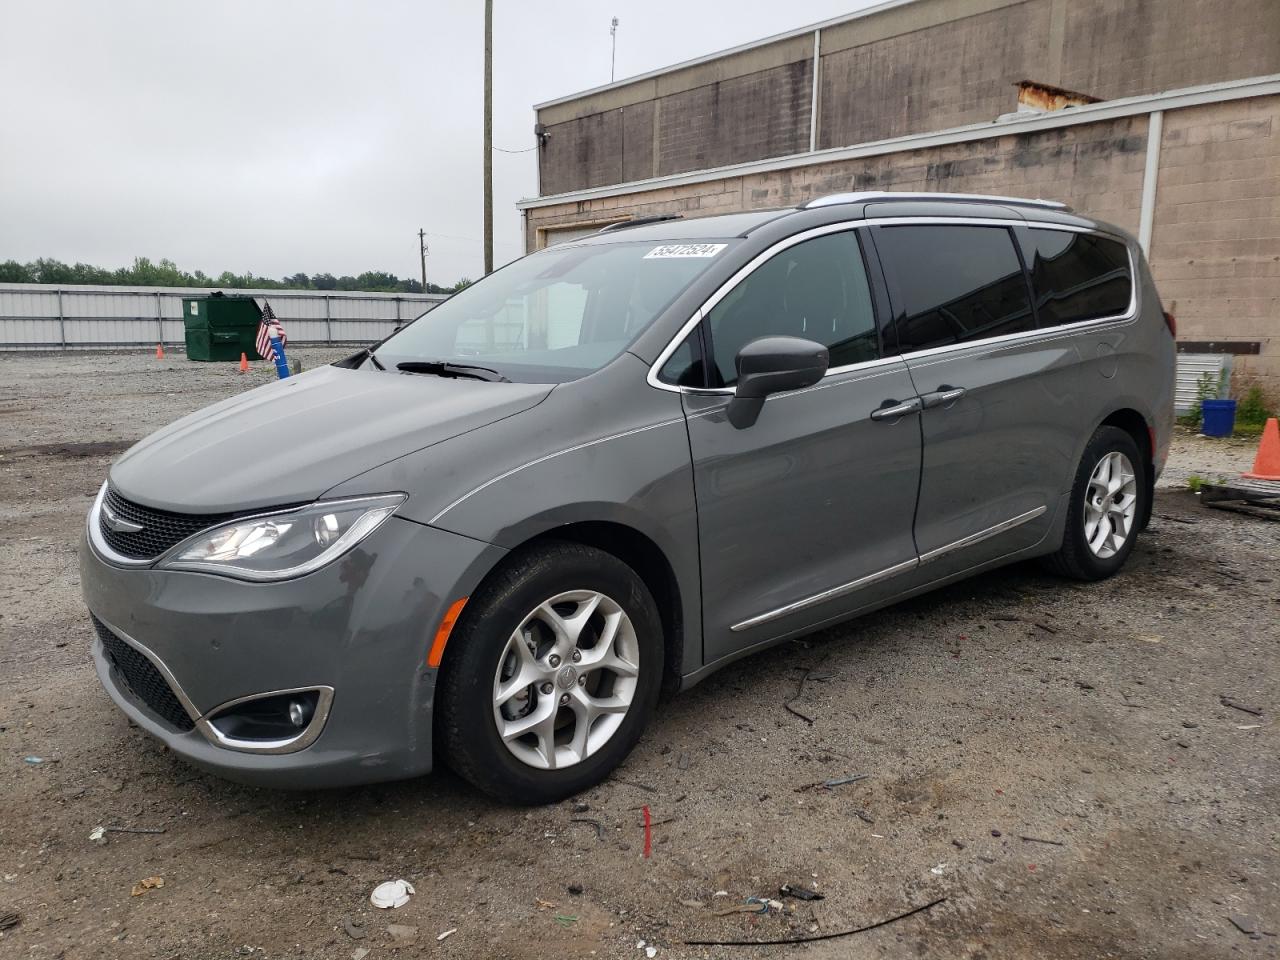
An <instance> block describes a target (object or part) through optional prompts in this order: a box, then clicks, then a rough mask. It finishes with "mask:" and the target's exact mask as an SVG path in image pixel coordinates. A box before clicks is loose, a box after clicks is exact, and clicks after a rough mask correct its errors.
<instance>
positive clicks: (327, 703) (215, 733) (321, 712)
mask: <svg viewBox="0 0 1280 960" xmlns="http://www.w3.org/2000/svg"><path fill="white" fill-rule="evenodd" d="M291 693H315V694H317V697H316V712H315V713H314V714H312V715H311V722H310V723H308V724H307V725H306V726H305V727H304V728H303V729H302V732H301V733H299V734H297V735H296V736H293V737H285V738H283V739H280V740H242V739H239V738H237V737H228V736H227V735H226V734H224V733H223V732H222V731H221V730H219V729H218V728H217V727H215V726H214V725H213V720H212V717H213V716H214V715H215V714H218V713H222V712H223V711H224V710H230V709H231V708H232V707H236V706H239V705H240V704H242V703H249V702H251V701H253V700H263V699H265V698H267V697H287V696H288V695H289V694H291ZM332 707H333V687H330V686H327V685H325V684H316V685H315V686H311V687H290V688H289V689H287V690H269V691H267V692H266V693H254V694H250V695H249V696H247V697H236V698H235V699H234V700H228V701H227V702H226V703H220V704H218V706H216V707H214V708H213V709H212V710H210V711H209V712H208V713H206V714H205V715H204V716H202V717H200V718H199V719H198V720H196V729H197V730H199V731H200V732H201V733H202V734H204V737H205V739H207V740H208V741H209V742H210V743H212V744H213V745H214V746H217V747H224V748H225V749H227V750H236V751H239V752H240V753H268V754H281V753H297V752H298V751H299V750H305V749H306V748H307V747H309V746H311V744H313V743H315V742H316V740H317V739H318V738H319V737H320V734H321V733H323V732H324V726H325V724H326V723H327V722H328V720H329V711H330V710H331V709H332Z"/></svg>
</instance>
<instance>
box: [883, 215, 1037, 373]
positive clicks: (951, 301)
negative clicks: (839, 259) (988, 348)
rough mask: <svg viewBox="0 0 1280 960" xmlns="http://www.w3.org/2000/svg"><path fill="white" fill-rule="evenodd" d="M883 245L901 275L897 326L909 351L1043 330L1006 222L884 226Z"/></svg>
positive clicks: (887, 262) (890, 265) (901, 342)
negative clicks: (1037, 322) (998, 224)
mask: <svg viewBox="0 0 1280 960" xmlns="http://www.w3.org/2000/svg"><path fill="white" fill-rule="evenodd" d="M876 247H877V249H878V250H879V251H880V256H881V258H882V259H883V260H884V262H885V266H886V268H887V269H889V270H890V272H891V273H892V274H893V276H894V278H895V280H896V283H895V289H896V294H895V300H896V302H895V303H894V311H895V313H896V314H897V315H898V316H897V317H896V319H895V321H894V329H895V331H896V333H897V336H898V348H899V349H900V350H901V351H902V352H903V353H906V352H907V351H910V350H923V349H925V348H927V347H940V346H945V345H946V344H949V343H960V342H963V341H966V340H979V339H982V338H984V337H998V336H1002V335H1004V334H1008V333H1020V332H1022V331H1024V330H1032V329H1034V328H1035V320H1034V317H1033V315H1032V313H1031V300H1030V296H1029V295H1028V293H1027V282H1026V278H1025V277H1024V276H1023V273H1022V264H1021V262H1020V261H1019V260H1018V253H1017V251H1016V250H1015V249H1014V246H1013V238H1012V236H1011V235H1010V233H1009V231H1008V230H1006V229H1005V228H1004V227H963V226H954V227H953V226H947V225H940V226H933V225H921V226H918V227H913V226H907V227H882V228H881V229H880V230H879V232H878V233H877V234H876Z"/></svg>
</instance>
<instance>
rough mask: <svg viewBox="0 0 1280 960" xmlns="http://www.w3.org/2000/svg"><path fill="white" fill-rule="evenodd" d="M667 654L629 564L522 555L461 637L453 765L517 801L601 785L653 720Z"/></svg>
mask: <svg viewBox="0 0 1280 960" xmlns="http://www.w3.org/2000/svg"><path fill="white" fill-rule="evenodd" d="M593 596H598V597H599V598H600V599H598V600H595V601H593V600H592V597H593ZM549 601H554V603H552V604H551V605H550V606H549V605H548V602H549ZM593 603H594V605H593ZM553 614H554V616H553ZM618 614H621V616H618ZM610 624H613V625H614V626H613V629H612V631H610V628H609V625H610ZM575 628H578V629H580V632H579V633H577V634H574V629H575ZM517 631H519V636H518V637H517ZM574 636H576V638H577V643H576V645H575V644H574V643H573V640H572V638H573V637H574ZM605 637H611V638H612V640H611V642H608V643H606V642H605ZM664 646H665V645H664V643H663V634H662V622H661V619H660V618H659V616H658V610H657V607H656V605H655V604H654V602H653V597H652V596H651V595H650V593H649V590H648V588H647V587H646V586H645V584H644V581H642V580H641V579H640V577H639V576H637V575H636V573H635V571H634V570H632V569H631V568H630V567H629V566H627V565H626V564H625V563H623V562H622V561H621V560H619V559H618V558H617V557H615V556H613V555H612V554H609V553H605V552H604V551H602V550H597V549H595V548H594V547H588V546H584V545H582V544H576V543H558V542H552V543H545V544H542V545H539V546H537V547H535V548H533V549H530V550H528V551H524V552H520V553H517V554H515V555H513V556H512V557H511V558H509V560H508V561H507V562H506V563H505V564H504V566H503V567H502V568H501V569H500V570H498V571H496V572H495V573H494V574H493V575H492V576H490V578H489V579H488V580H486V581H485V582H484V584H482V585H481V587H480V589H479V590H477V591H476V593H475V594H474V595H473V596H472V597H471V599H470V600H469V601H468V602H467V605H466V607H464V608H463V613H462V617H461V618H460V620H459V622H458V625H457V627H456V628H455V629H454V631H453V634H452V635H451V636H450V638H449V645H448V647H447V650H446V653H445V658H444V662H443V663H442V664H441V672H440V677H439V680H438V682H437V687H436V689H437V697H436V714H435V716H436V729H437V731H438V732H437V738H438V740H439V741H440V745H441V747H442V752H443V755H444V759H445V761H446V762H447V763H448V765H449V766H450V767H451V768H452V769H453V770H454V771H455V772H456V773H457V774H458V775H459V776H461V777H462V778H463V779H465V780H467V781H469V782H470V783H472V784H473V785H475V786H476V787H478V788H479V789H480V790H482V791H484V792H485V793H488V794H490V795H491V796H493V797H496V798H497V799H499V800H502V801H504V802H507V803H515V804H530V805H532V804H542V803H552V802H554V801H557V800H562V799H564V798H565V797H568V796H572V795H573V794H575V793H578V792H579V791H581V790H584V789H586V788H587V787H590V786H593V785H595V784H597V783H599V782H600V781H601V780H603V779H604V778H605V777H606V776H608V774H609V772H610V771H612V770H613V769H614V768H615V767H616V766H617V765H618V764H619V763H621V762H622V760H623V759H624V758H625V757H626V756H627V754H628V753H630V752H631V748H632V747H634V746H635V744H636V742H637V741H638V740H639V739H640V735H641V733H642V732H643V730H644V728H645V726H646V725H647V724H648V722H649V719H650V717H651V716H652V715H653V712H654V708H655V706H656V704H657V701H658V692H659V688H660V686H661V680H662V668H663V654H664ZM606 648H607V649H606ZM575 658H578V659H575ZM636 658H638V662H637V659H636ZM553 663H554V664H555V665H554V666H552V664H553ZM631 671H634V675H629V674H630V673H631ZM528 678H532V679H533V682H531V683H528V684H524V683H523V681H524V680H525V679H528ZM546 689H549V690H550V693H549V694H548V693H546V692H544V691H545V690H546ZM499 700H501V701H502V703H501V705H499ZM624 703H625V704H626V706H625V710H623V709H622V705H623V704H624ZM597 707H600V708H601V712H600V713H598V714H596V712H595V711H596V709H597ZM548 716H549V717H550V719H546V717H548ZM584 717H585V718H588V719H587V720H586V722H585V723H584V722H583V718H584ZM618 717H621V719H620V720H618V719H617V718H618ZM539 718H542V719H539ZM535 721H536V723H535ZM500 724H501V725H502V728H501V730H500ZM525 726H530V727H531V729H530V730H529V732H528V733H525V734H523V735H521V736H513V735H512V734H513V732H514V731H516V730H518V729H523V728H524V727H525ZM503 731H505V732H506V733H507V735H508V736H507V737H506V738H504V736H503ZM584 731H585V732H584Z"/></svg>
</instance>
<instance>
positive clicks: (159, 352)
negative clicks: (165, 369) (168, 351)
mask: <svg viewBox="0 0 1280 960" xmlns="http://www.w3.org/2000/svg"><path fill="white" fill-rule="evenodd" d="M156 359H157V360H163V359H164V344H163V343H157V344H156Z"/></svg>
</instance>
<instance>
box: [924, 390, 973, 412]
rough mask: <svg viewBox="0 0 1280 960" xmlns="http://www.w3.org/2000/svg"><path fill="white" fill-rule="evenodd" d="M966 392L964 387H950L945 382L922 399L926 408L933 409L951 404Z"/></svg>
mask: <svg viewBox="0 0 1280 960" xmlns="http://www.w3.org/2000/svg"><path fill="white" fill-rule="evenodd" d="M964 393H965V390H964V387H948V386H946V385H945V384H944V385H943V386H941V387H939V388H938V389H937V390H935V391H934V392H933V393H926V394H925V395H924V396H922V397H921V398H920V400H921V401H922V404H923V407H924V409H925V410H932V409H933V408H934V407H946V406H950V405H951V404H953V403H955V402H956V401H957V400H959V399H960V398H961V397H963V396H964Z"/></svg>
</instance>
